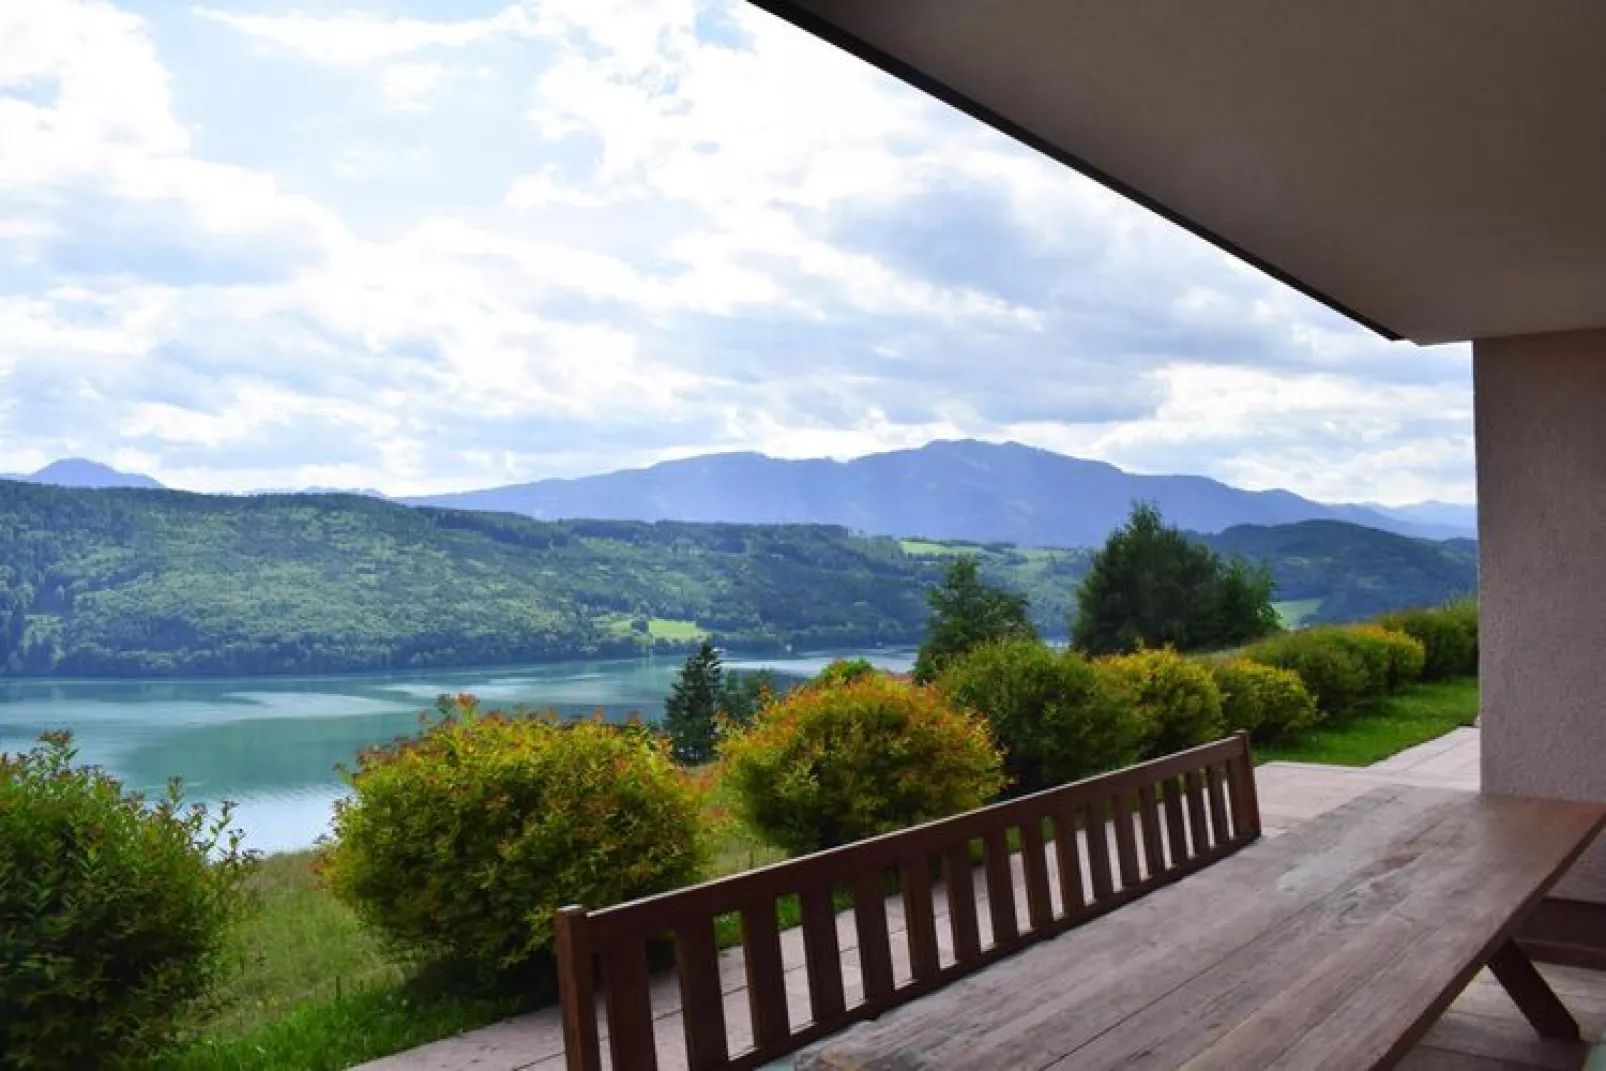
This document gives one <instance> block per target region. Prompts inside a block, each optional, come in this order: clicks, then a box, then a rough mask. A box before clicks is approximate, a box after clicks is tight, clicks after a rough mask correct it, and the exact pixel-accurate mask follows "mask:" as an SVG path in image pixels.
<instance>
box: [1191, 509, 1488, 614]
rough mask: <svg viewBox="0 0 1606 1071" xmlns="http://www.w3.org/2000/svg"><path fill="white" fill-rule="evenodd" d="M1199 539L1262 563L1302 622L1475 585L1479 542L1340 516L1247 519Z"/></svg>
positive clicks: (1433, 598)
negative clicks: (1387, 528) (1411, 534)
mask: <svg viewBox="0 0 1606 1071" xmlns="http://www.w3.org/2000/svg"><path fill="white" fill-rule="evenodd" d="M1200 538H1202V539H1204V540H1205V542H1207V543H1209V544H1210V545H1211V546H1213V547H1215V548H1216V549H1217V550H1219V551H1222V552H1224V553H1228V554H1238V555H1241V556H1242V557H1245V558H1248V559H1250V560H1252V561H1260V562H1265V563H1266V565H1267V566H1268V567H1269V568H1270V569H1271V577H1272V581H1273V583H1274V584H1275V585H1276V597H1277V599H1278V600H1279V601H1280V602H1285V603H1292V604H1295V605H1296V607H1297V610H1298V611H1301V612H1302V613H1301V623H1302V624H1316V623H1319V622H1329V621H1358V620H1360V619H1362V618H1367V617H1372V616H1374V615H1376V614H1379V613H1382V612H1384V611H1387V610H1397V609H1401V608H1403V607H1408V606H1434V605H1437V604H1439V603H1442V602H1446V601H1448V600H1449V599H1452V598H1455V597H1457V596H1459V595H1471V594H1475V593H1476V592H1477V589H1478V545H1477V544H1476V543H1475V542H1473V541H1472V540H1470V539H1450V540H1446V541H1444V542H1437V541H1434V540H1430V539H1411V538H1408V537H1406V536H1400V535H1395V534H1393V533H1391V532H1380V531H1378V530H1377V529H1375V528H1363V527H1361V526H1360V525H1355V524H1343V523H1341V522H1338V521H1303V522H1301V523H1299V524H1279V525H1270V526H1266V525H1254V524H1245V525H1239V526H1238V527H1236V528H1229V529H1227V530H1226V531H1225V532H1220V533H1218V534H1216V535H1211V536H1202V537H1200Z"/></svg>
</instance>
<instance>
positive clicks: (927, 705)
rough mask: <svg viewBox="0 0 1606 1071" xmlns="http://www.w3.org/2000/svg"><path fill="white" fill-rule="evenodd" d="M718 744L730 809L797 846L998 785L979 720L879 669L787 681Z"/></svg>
mask: <svg viewBox="0 0 1606 1071" xmlns="http://www.w3.org/2000/svg"><path fill="white" fill-rule="evenodd" d="M720 751H721V754H722V755H723V757H724V776H725V779H726V781H727V783H728V785H729V787H730V788H731V789H732V790H733V794H734V796H735V800H736V808H737V810H738V812H739V813H740V814H741V816H742V817H743V818H744V819H745V820H746V821H747V823H748V824H749V825H750V826H751V827H752V828H753V829H754V830H755V831H756V832H758V833H759V834H760V835H761V836H763V837H764V838H765V839H766V840H767V841H769V842H770V843H771V844H774V845H775V846H776V847H779V848H781V849H783V850H784V851H787V852H789V853H791V854H793V855H801V854H804V853H807V852H811V851H815V850H817V849H820V848H830V847H834V846H836V845H839V844H846V843H849V842H850V841H855V840H860V839H863V838H864V837H869V836H873V835H875V834H877V833H887V832H890V831H892V830H895V829H902V828H904V827H905V826H911V825H914V824H916V823H919V822H925V821H929V820H931V819H933V818H941V817H943V816H945V815H950V814H955V813H958V812H960V811H966V810H970V809H971V808H974V807H979V806H980V805H981V804H983V803H985V802H986V801H987V800H988V799H990V798H991V797H992V796H993V795H994V794H996V793H997V792H998V791H999V789H1001V788H1002V787H1003V785H1004V778H1003V774H1002V773H1001V771H1000V765H1001V764H1000V758H999V754H998V749H997V747H996V746H995V745H994V743H993V740H992V737H991V735H990V734H989V732H988V730H987V723H986V722H985V721H984V720H982V719H981V718H980V717H978V716H976V715H973V714H970V713H968V712H965V711H961V710H959V709H957V708H955V707H953V706H950V705H949V704H948V702H947V701H946V700H945V699H944V698H943V697H942V695H941V694H940V693H939V692H938V691H936V690H935V689H931V688H922V687H918V686H915V685H909V684H904V683H902V682H899V681H895V680H893V679H891V678H890V677H885V676H882V675H880V674H875V675H872V676H869V677H861V678H859V679H858V680H853V681H849V682H847V683H844V684H840V685H836V686H834V687H828V688H804V689H801V690H799V691H797V692H794V693H792V694H791V695H789V696H787V697H786V698H785V699H783V700H781V701H779V702H776V703H772V704H770V705H769V706H767V707H765V708H764V709H763V710H762V711H760V712H759V714H758V716H757V717H756V718H755V719H754V720H753V723H752V725H751V726H749V727H748V728H747V729H746V730H745V731H743V732H741V733H738V734H736V735H733V736H731V737H728V738H727V739H726V740H724V741H723V742H722V743H721V745H720Z"/></svg>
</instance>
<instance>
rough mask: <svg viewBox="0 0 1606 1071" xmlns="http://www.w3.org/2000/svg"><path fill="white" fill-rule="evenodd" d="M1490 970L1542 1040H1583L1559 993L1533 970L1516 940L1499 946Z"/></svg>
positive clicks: (1490, 964)
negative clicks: (1545, 1038) (1543, 1038)
mask: <svg viewBox="0 0 1606 1071" xmlns="http://www.w3.org/2000/svg"><path fill="white" fill-rule="evenodd" d="M1489 970H1490V971H1491V972H1492V973H1493V974H1494V976H1495V979H1496V980H1497V981H1498V982H1499V983H1500V984H1501V986H1503V987H1504V988H1505V991H1506V992H1507V993H1509V994H1511V999H1512V1001H1514V1002H1515V1003H1516V1005H1517V1009H1518V1010H1519V1011H1521V1012H1522V1014H1523V1015H1525V1016H1527V1017H1528V1021H1529V1022H1530V1023H1532V1024H1533V1028H1534V1029H1535V1030H1537V1031H1539V1034H1540V1036H1541V1037H1547V1038H1556V1039H1558V1040H1561V1041H1579V1040H1582V1035H1581V1034H1580V1033H1579V1031H1578V1023H1577V1021H1576V1020H1574V1019H1573V1017H1572V1013H1571V1012H1569V1011H1568V1010H1567V1008H1566V1007H1565V1006H1564V1005H1563V1004H1562V1002H1561V998H1560V997H1558V996H1556V991H1555V990H1553V989H1551V988H1550V983H1549V982H1546V981H1545V977H1544V975H1542V974H1540V973H1539V971H1538V969H1537V968H1535V967H1534V965H1533V960H1531V959H1529V958H1528V954H1527V953H1526V952H1524V951H1523V950H1522V949H1520V948H1518V947H1517V942H1516V941H1507V942H1506V943H1505V944H1504V945H1501V946H1500V949H1499V951H1497V952H1496V953H1495V954H1494V957H1493V958H1491V959H1490V960H1489Z"/></svg>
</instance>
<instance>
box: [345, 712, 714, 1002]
mask: <svg viewBox="0 0 1606 1071" xmlns="http://www.w3.org/2000/svg"><path fill="white" fill-rule="evenodd" d="M348 783H349V785H350V788H351V791H352V795H351V798H349V799H347V800H344V801H341V802H340V803H338V804H337V805H336V809H335V820H334V836H333V840H332V842H331V843H330V845H329V846H328V847H327V848H326V850H325V853H324V856H323V859H322V870H323V874H324V877H325V880H326V881H327V882H328V884H329V887H330V889H331V890H332V891H333V892H334V894H335V895H336V896H337V897H339V898H340V899H341V900H343V901H344V902H346V903H348V904H350V905H351V906H352V907H353V908H354V909H355V910H356V911H357V913H358V915H359V916H361V917H362V918H363V919H364V920H365V921H366V922H368V923H370V924H372V925H373V926H375V927H376V928H377V929H379V930H380V931H381V932H382V933H384V934H385V935H387V936H388V937H389V938H390V939H391V940H393V941H394V942H395V943H397V944H398V945H401V946H403V947H405V948H407V949H409V950H413V951H417V952H421V953H423V954H425V955H426V956H429V957H432V958H437V959H450V960H455V961H461V962H465V963H469V964H472V965H475V966H477V967H480V968H482V969H483V970H485V971H486V972H488V973H491V974H509V973H516V972H519V971H521V970H523V969H525V968H528V967H529V966H531V965H533V964H535V963H537V962H539V961H540V960H541V959H542V958H543V957H544V956H545V954H546V953H547V952H548V951H549V950H550V947H551V943H552V936H553V916H554V914H555V912H556V911H557V909H558V908H560V907H562V906H564V905H565V904H571V903H577V904H581V905H583V906H585V907H588V908H597V907H603V906H605V905H608V904H613V903H619V902H621V901H624V900H630V899H634V898H635V897H638V896H645V895H648V894H651V893H656V892H663V891H665V890H667V889H672V888H675V887H677V886H680V885H685V884H688V883H690V882H693V881H695V880H697V878H698V876H699V872H700V870H701V867H702V864H703V861H704V858H705V853H706V844H705V840H704V837H703V834H702V823H701V818H700V815H699V796H698V792H697V790H696V788H695V786H694V785H693V784H692V782H691V781H690V780H689V779H688V778H687V777H686V776H685V775H684V774H683V773H682V772H681V770H680V769H679V767H678V766H677V765H676V764H675V762H674V760H673V759H672V758H671V757H670V755H669V754H668V752H667V750H666V749H665V747H664V746H663V744H662V743H661V742H660V741H659V740H657V739H656V738H655V737H654V736H653V735H652V734H650V733H647V732H644V731H641V730H640V729H637V728H631V727H620V726H612V725H608V724H605V723H603V722H601V721H586V722H570V723H560V722H558V721H556V720H555V719H553V718H551V717H549V716H514V717H510V716H505V715H501V714H494V713H493V714H481V713H480V712H479V710H478V708H477V706H476V705H475V704H474V702H473V701H472V699H471V698H469V697H460V698H459V699H458V701H457V702H456V703H455V704H453V709H451V710H450V711H449V713H448V714H447V716H446V717H445V718H444V719H443V720H442V721H440V722H439V723H437V724H435V725H432V726H430V727H429V728H428V729H427V730H426V731H424V732H423V733H421V734H420V735H418V736H417V737H414V738H411V739H408V740H402V741H398V742H397V743H395V744H392V745H390V746H388V747H383V748H375V749H372V750H370V751H368V752H365V753H364V754H363V755H362V756H361V758H360V759H359V763H358V767H357V769H356V770H355V771H354V772H352V773H351V774H349V775H348Z"/></svg>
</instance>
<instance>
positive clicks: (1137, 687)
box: [1094, 648, 1224, 758]
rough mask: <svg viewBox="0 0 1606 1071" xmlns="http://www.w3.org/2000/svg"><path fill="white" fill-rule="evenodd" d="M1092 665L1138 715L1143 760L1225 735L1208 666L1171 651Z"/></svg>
mask: <svg viewBox="0 0 1606 1071" xmlns="http://www.w3.org/2000/svg"><path fill="white" fill-rule="evenodd" d="M1094 664H1095V665H1096V666H1097V667H1098V670H1099V672H1100V674H1101V675H1102V676H1103V678H1104V681H1105V686H1106V687H1107V688H1109V690H1110V692H1111V694H1113V695H1114V696H1115V697H1116V699H1117V700H1118V701H1120V702H1122V703H1124V704H1126V706H1127V707H1128V709H1130V710H1131V711H1132V713H1133V715H1134V716H1135V717H1136V719H1137V722H1138V725H1139V726H1140V727H1141V730H1142V733H1143V748H1142V753H1143V756H1144V757H1145V758H1153V757H1155V756H1157V755H1168V754H1170V753H1171V752H1173V751H1182V750H1184V749H1186V748H1190V747H1194V746H1195V745H1197V744H1204V743H1208V742H1209V741H1211V740H1214V739H1216V738H1218V737H1220V736H1221V735H1222V733H1223V731H1224V728H1223V723H1222V719H1221V691H1220V689H1218V688H1217V687H1216V679H1215V677H1214V676H1213V675H1212V674H1211V672H1210V669H1209V667H1208V666H1204V665H1202V664H1200V663H1198V662H1194V661H1191V660H1189V659H1186V658H1183V657H1182V656H1181V655H1179V654H1177V652H1175V651H1173V650H1171V649H1170V648H1166V649H1165V650H1159V651H1137V652H1134V653H1133V654H1127V655H1110V656H1108V657H1105V658H1101V659H1099V660H1098V661H1097V662H1096V663H1094Z"/></svg>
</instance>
